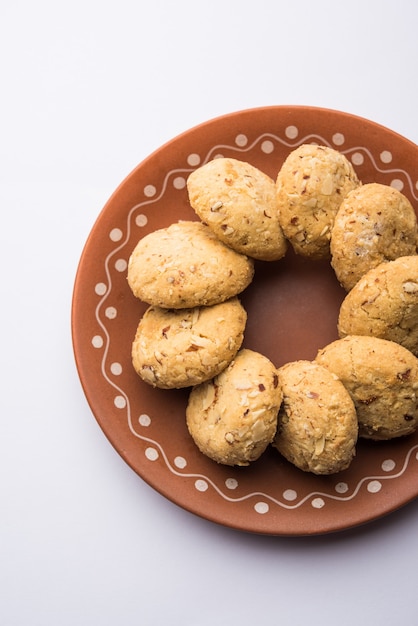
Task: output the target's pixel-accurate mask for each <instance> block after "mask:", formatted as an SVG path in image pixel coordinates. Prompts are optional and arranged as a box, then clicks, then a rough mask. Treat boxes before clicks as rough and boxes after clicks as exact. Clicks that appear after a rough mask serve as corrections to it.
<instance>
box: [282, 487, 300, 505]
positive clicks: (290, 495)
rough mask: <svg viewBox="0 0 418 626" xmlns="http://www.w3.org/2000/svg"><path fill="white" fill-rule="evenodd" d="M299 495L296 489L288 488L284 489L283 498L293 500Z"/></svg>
mask: <svg viewBox="0 0 418 626" xmlns="http://www.w3.org/2000/svg"><path fill="white" fill-rule="evenodd" d="M297 497H298V494H297V492H296V491H295V490H294V489H286V490H285V491H283V498H284V499H285V500H288V501H289V502H293V500H296V498H297Z"/></svg>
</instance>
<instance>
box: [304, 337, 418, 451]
mask: <svg viewBox="0 0 418 626" xmlns="http://www.w3.org/2000/svg"><path fill="white" fill-rule="evenodd" d="M316 361H317V362H318V363H319V364H320V365H323V366H324V367H326V368H327V369H329V370H330V371H331V372H333V373H334V374H336V375H337V376H338V378H339V379H340V380H341V382H342V383H343V385H344V387H345V388H346V389H347V391H348V392H349V394H350V396H351V398H352V400H353V402H354V405H355V407H356V411H357V419H358V422H359V436H360V437H364V438H366V439H374V440H385V439H393V438H395V437H402V436H405V435H410V434H412V433H413V432H415V430H416V428H417V423H418V406H417V392H418V359H417V358H416V357H415V356H414V355H413V354H412V352H410V351H409V350H407V349H406V348H403V347H402V346H400V345H399V344H397V343H394V342H392V341H387V340H385V339H379V338H377V337H366V336H360V337H359V336H353V335H352V336H348V337H345V338H344V339H338V340H336V341H334V342H332V343H331V344H329V345H328V346H326V347H325V348H323V349H322V350H320V351H319V352H318V355H317V357H316Z"/></svg>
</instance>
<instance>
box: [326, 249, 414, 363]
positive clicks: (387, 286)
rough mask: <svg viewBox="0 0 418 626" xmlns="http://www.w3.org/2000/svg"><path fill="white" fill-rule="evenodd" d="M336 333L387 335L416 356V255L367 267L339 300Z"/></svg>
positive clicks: (343, 335) (383, 337) (387, 337)
mask: <svg viewBox="0 0 418 626" xmlns="http://www.w3.org/2000/svg"><path fill="white" fill-rule="evenodd" d="M338 334H339V336H340V338H342V337H345V336H346V335H372V336H374V337H380V338H381V339H388V340H389V341H395V342H396V343H399V344H400V345H402V346H404V347H405V348H407V349H408V350H410V351H411V352H412V353H413V354H415V355H416V356H418V256H417V255H413V256H406V257H400V258H399V259H395V260H394V261H388V262H386V263H381V264H380V265H378V266H377V267H375V268H373V269H371V270H369V271H368V272H367V274H365V275H364V276H363V278H361V279H360V280H359V281H358V283H357V284H356V285H355V286H354V287H353V289H352V290H351V291H350V292H349V293H348V294H347V295H346V297H345V298H344V300H343V302H342V304H341V307H340V312H339V316H338Z"/></svg>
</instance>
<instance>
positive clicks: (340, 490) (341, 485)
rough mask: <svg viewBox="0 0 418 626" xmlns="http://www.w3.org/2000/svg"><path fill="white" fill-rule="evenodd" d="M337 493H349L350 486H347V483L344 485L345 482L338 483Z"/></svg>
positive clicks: (336, 486)
mask: <svg viewBox="0 0 418 626" xmlns="http://www.w3.org/2000/svg"><path fill="white" fill-rule="evenodd" d="M335 491H336V492H337V493H347V491H348V485H347V483H343V482H341V483H337V484H336V485H335Z"/></svg>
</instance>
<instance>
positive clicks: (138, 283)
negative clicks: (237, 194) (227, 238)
mask: <svg viewBox="0 0 418 626" xmlns="http://www.w3.org/2000/svg"><path fill="white" fill-rule="evenodd" d="M253 275H254V262H253V260H252V259H250V258H249V257H247V256H245V255H243V254H239V253H238V252H236V251H235V250H232V249H231V248H229V247H228V246H226V245H225V244H224V243H222V242H221V241H220V240H219V239H218V238H217V237H216V235H215V234H214V233H213V232H212V231H211V230H210V228H209V227H208V226H206V225H205V224H203V223H201V222H193V221H184V222H178V223H175V224H172V225H171V226H169V227H168V228H162V229H159V230H156V231H154V232H152V233H149V234H148V235H146V236H145V237H143V239H141V240H140V241H139V242H138V244H137V245H136V247H135V249H134V251H133V252H132V254H131V256H130V259H129V263H128V283H129V286H130V288H131V289H132V292H133V294H134V295H135V296H136V297H138V298H140V299H141V300H143V301H144V302H146V303H148V304H151V305H154V306H159V307H162V308H172V309H181V308H193V307H195V306H210V305H212V304H217V303H219V302H224V301H225V300H228V299H229V298H232V297H233V296H236V295H237V294H239V293H241V292H242V291H243V290H244V289H245V288H246V287H247V286H248V285H249V284H250V282H251V280H252V278H253Z"/></svg>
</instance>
